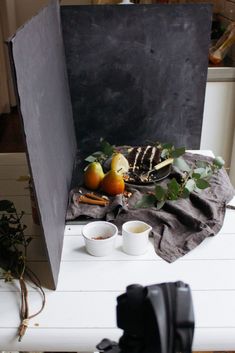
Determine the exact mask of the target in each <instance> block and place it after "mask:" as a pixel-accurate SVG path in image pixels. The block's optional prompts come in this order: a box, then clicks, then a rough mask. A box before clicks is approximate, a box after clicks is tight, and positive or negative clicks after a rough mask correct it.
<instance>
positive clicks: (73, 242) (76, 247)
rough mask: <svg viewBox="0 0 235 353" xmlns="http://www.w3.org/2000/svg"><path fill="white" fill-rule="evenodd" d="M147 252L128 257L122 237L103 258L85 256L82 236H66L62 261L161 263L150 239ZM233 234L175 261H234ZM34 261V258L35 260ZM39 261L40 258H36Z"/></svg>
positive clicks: (209, 241) (220, 236)
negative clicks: (144, 261) (143, 261)
mask: <svg viewBox="0 0 235 353" xmlns="http://www.w3.org/2000/svg"><path fill="white" fill-rule="evenodd" d="M150 242H151V244H150V245H149V249H148V252H147V253H145V254H143V255H140V256H130V255H127V254H125V253H124V252H123V250H122V236H118V237H117V239H116V244H115V249H114V251H113V252H112V253H111V254H110V255H109V256H105V257H96V258H94V256H91V255H89V254H87V252H86V249H85V245H84V240H83V237H82V236H66V237H65V239H64V247H63V253H62V260H63V261H94V260H97V261H110V260H117V261H142V260H155V261H161V258H160V257H159V256H158V255H157V254H156V252H155V250H154V247H153V240H152V239H150ZM234 249H235V232H234V234H222V233H219V234H217V235H216V236H214V237H210V238H207V239H205V240H204V241H203V242H202V243H201V244H200V245H199V246H197V247H196V248H195V249H194V250H192V251H190V252H189V253H188V254H187V255H185V256H183V257H182V258H180V259H179V260H177V261H186V260H193V259H197V260H200V259H204V260H206V259H218V260H219V259H234V260H235V250H234ZM35 255H36V254H35ZM35 259H36V258H35ZM37 260H40V258H37Z"/></svg>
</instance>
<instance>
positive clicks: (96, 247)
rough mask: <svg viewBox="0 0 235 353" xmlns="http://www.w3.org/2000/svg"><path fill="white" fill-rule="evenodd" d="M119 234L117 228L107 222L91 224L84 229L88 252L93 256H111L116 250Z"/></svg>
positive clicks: (83, 233)
mask: <svg viewBox="0 0 235 353" xmlns="http://www.w3.org/2000/svg"><path fill="white" fill-rule="evenodd" d="M117 234H118V229H117V227H116V226H115V225H114V224H112V223H109V222H105V221H95V222H91V223H88V224H86V225H85V226H84V227H83V228H82V235H83V238H84V241H85V245H86V250H87V252H88V253H89V254H91V255H93V256H107V255H109V254H110V253H111V252H112V251H113V249H114V245H115V240H116V236H117Z"/></svg>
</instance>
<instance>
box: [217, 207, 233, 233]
mask: <svg viewBox="0 0 235 353" xmlns="http://www.w3.org/2000/svg"><path fill="white" fill-rule="evenodd" d="M220 233H223V234H235V210H230V209H227V210H226V213H225V218H224V223H223V226H222V228H221V230H220Z"/></svg>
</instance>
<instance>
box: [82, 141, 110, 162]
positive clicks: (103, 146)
mask: <svg viewBox="0 0 235 353" xmlns="http://www.w3.org/2000/svg"><path fill="white" fill-rule="evenodd" d="M114 152H115V146H113V145H111V144H110V143H109V142H107V141H105V140H104V139H103V138H102V137H101V138H100V151H96V152H94V153H92V154H91V155H90V156H88V157H86V158H85V161H86V162H89V163H92V162H100V163H103V162H104V161H105V160H106V159H108V158H109V157H111V156H112V155H113V153H114Z"/></svg>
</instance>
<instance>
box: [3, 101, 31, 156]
mask: <svg viewBox="0 0 235 353" xmlns="http://www.w3.org/2000/svg"><path fill="white" fill-rule="evenodd" d="M24 151H25V145H24V139H23V134H22V129H21V121H20V118H19V115H18V113H17V110H16V108H13V109H12V112H11V113H10V114H2V115H0V153H12V152H24Z"/></svg>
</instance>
